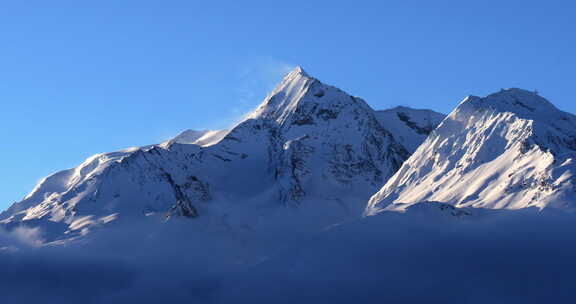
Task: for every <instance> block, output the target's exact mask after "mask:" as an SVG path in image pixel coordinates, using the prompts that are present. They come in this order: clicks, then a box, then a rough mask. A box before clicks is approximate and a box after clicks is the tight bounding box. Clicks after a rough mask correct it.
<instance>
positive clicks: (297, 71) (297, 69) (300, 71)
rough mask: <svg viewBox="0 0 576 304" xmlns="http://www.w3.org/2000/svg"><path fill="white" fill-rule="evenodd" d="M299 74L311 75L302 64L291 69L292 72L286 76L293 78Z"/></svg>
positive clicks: (303, 75) (302, 75)
mask: <svg viewBox="0 0 576 304" xmlns="http://www.w3.org/2000/svg"><path fill="white" fill-rule="evenodd" d="M297 76H301V77H310V75H308V73H306V71H304V69H303V68H302V67H301V66H296V67H295V68H294V69H293V70H292V71H290V73H288V74H287V75H286V78H293V77H297Z"/></svg>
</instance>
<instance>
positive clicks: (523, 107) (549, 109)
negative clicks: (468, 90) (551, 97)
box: [458, 88, 559, 117]
mask: <svg viewBox="0 0 576 304" xmlns="http://www.w3.org/2000/svg"><path fill="white" fill-rule="evenodd" d="M468 105H471V106H473V107H474V108H491V109H494V110H497V111H499V112H512V113H516V114H521V115H522V116H528V117H537V116H542V115H549V114H550V113H555V112H558V111H559V110H558V108H556V107H555V106H554V105H553V104H552V103H550V102H549V101H548V100H546V99H545V98H544V97H542V96H540V95H538V92H536V91H528V90H524V89H519V88H509V89H501V90H500V91H498V92H495V93H492V94H490V95H488V96H486V97H483V98H481V97H478V96H472V95H471V96H468V97H466V98H465V99H464V100H463V101H462V102H461V103H460V106H459V107H458V109H460V108H461V107H462V106H468Z"/></svg>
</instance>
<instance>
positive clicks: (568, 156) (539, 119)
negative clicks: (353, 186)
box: [367, 89, 576, 214]
mask: <svg viewBox="0 0 576 304" xmlns="http://www.w3.org/2000/svg"><path fill="white" fill-rule="evenodd" d="M575 157H576V116H574V115H572V114H569V113H565V112H562V111H560V110H558V109H557V108H556V107H554V106H553V105H552V104H551V103H550V102H548V101H547V100H546V99H544V98H542V97H540V96H538V95H537V94H535V93H532V92H528V91H524V90H520V89H508V90H503V91H501V92H498V93H495V94H492V95H489V96H487V97H485V98H479V97H474V96H471V97H468V98H466V99H465V100H464V101H462V103H460V105H459V106H458V107H457V108H456V109H455V110H454V111H453V112H452V113H451V114H450V115H449V116H448V117H447V118H446V119H445V120H444V121H443V122H442V123H441V124H440V126H439V127H438V128H437V129H436V130H435V131H434V132H432V134H431V135H430V136H429V137H428V138H427V139H426V141H425V142H424V143H423V144H422V145H421V146H420V147H419V148H418V150H417V151H416V153H414V154H413V155H412V156H411V157H410V159H409V160H408V161H406V162H405V163H404V165H403V166H402V168H401V169H400V170H399V171H398V172H397V173H396V175H395V176H394V177H392V178H391V179H390V180H389V181H388V182H387V183H386V185H385V186H384V187H383V188H382V189H381V190H380V191H379V192H378V193H377V194H376V195H374V196H373V197H372V199H371V201H370V203H369V206H368V208H367V213H368V214H374V213H378V212H379V211H382V210H404V209H406V207H407V206H410V205H413V204H417V203H420V202H426V201H435V202H441V203H448V204H452V205H455V206H457V207H478V208H490V209H503V208H504V209H520V208H527V207H537V208H539V209H542V208H545V207H554V208H560V209H574V206H575V205H574V203H576V178H575V177H574V172H575V170H576V167H575V166H574V158H575Z"/></svg>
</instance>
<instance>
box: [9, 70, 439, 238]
mask: <svg viewBox="0 0 576 304" xmlns="http://www.w3.org/2000/svg"><path fill="white" fill-rule="evenodd" d="M396 112H398V113H396ZM396 112H394V115H392V117H390V118H389V117H386V118H385V119H382V117H385V116H386V115H387V114H386V113H384V112H375V111H374V110H372V109H371V108H370V107H369V106H368V105H367V104H366V103H365V102H364V101H363V100H361V99H359V98H357V97H353V96H350V95H348V94H346V93H345V92H343V91H341V90H339V89H337V88H335V87H332V86H328V85H325V84H323V83H321V82H320V81H318V80H317V79H314V78H312V77H310V76H308V75H307V74H306V73H305V72H304V71H303V70H302V69H301V68H297V69H295V70H294V71H292V72H291V73H289V74H288V75H287V76H286V77H285V78H284V80H283V81H282V82H281V83H280V84H279V85H278V86H277V87H276V88H275V89H274V90H273V91H272V93H270V95H269V96H268V97H267V98H266V99H265V100H264V102H263V103H262V104H261V105H260V106H259V107H258V108H257V109H256V110H254V111H253V112H252V113H250V114H249V115H247V116H246V118H245V119H244V120H243V121H242V122H240V123H239V124H237V125H236V126H234V127H233V128H231V129H230V130H227V131H226V130H225V131H190V130H189V131H186V132H184V133H182V134H181V135H179V136H178V137H176V138H175V139H173V140H170V141H167V142H165V143H162V144H160V145H151V146H146V147H141V148H132V149H127V150H123V151H119V152H112V153H104V154H99V155H95V156H93V157H91V158H89V159H87V160H86V161H85V162H84V163H82V164H81V165H80V166H78V167H76V168H73V169H69V170H65V171H61V172H58V173H56V174H54V175H51V176H49V177H47V178H45V179H44V180H43V181H41V182H40V183H39V184H38V186H37V187H36V188H35V189H34V190H33V191H32V192H31V193H30V194H29V195H28V196H27V197H26V198H25V199H24V200H23V201H21V202H19V203H16V204H14V205H13V206H12V207H10V208H9V209H8V210H7V211H5V212H4V213H3V214H2V216H1V218H2V223H4V224H5V226H7V227H15V226H18V225H20V224H22V223H26V224H27V225H30V226H41V227H43V228H44V230H46V233H47V235H46V237H47V239H48V240H52V241H54V240H59V239H64V238H65V239H69V238H75V237H78V236H82V235H86V234H87V233H88V232H90V230H92V229H93V228H94V227H98V226H103V225H108V224H109V223H114V222H118V221H121V220H122V219H126V218H130V219H134V218H138V217H147V216H148V217H158V218H162V219H169V218H171V217H174V216H182V217H188V218H193V220H195V221H205V222H206V224H207V225H215V226H216V227H220V228H222V227H226V228H225V229H229V228H230V227H232V228H238V229H252V228H254V227H255V226H258V225H268V224H269V225H286V226H288V227H290V226H294V222H298V225H299V226H301V227H308V226H311V227H322V226H325V225H328V224H333V223H336V222H339V221H341V220H344V219H348V218H353V217H359V216H361V214H362V211H363V210H364V207H365V204H366V201H367V200H368V199H369V197H370V196H371V195H372V194H373V193H374V192H375V191H376V190H378V188H380V187H381V186H382V185H383V184H384V183H385V182H386V181H387V180H388V178H390V177H391V176H392V175H393V174H394V173H395V172H396V171H397V170H398V169H399V168H400V166H401V165H402V163H403V162H404V161H405V160H406V159H407V158H408V157H409V155H410V152H411V151H413V149H414V146H417V144H418V143H419V142H421V141H422V140H424V138H425V135H426V133H427V132H429V130H430V129H432V128H433V127H434V126H435V124H437V123H438V122H439V120H440V119H439V118H438V117H439V116H441V114H437V113H433V112H431V111H426V112H425V113H424V114H422V112H421V111H415V110H412V109H408V108H403V109H402V111H396ZM400 113H401V115H400ZM388 125H389V127H387V126H388ZM403 143H404V144H406V145H407V146H409V147H405V146H404V144H403ZM239 227H241V228H239ZM222 229H224V228H222Z"/></svg>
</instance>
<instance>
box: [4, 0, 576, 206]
mask: <svg viewBox="0 0 576 304" xmlns="http://www.w3.org/2000/svg"><path fill="white" fill-rule="evenodd" d="M340 2H344V1H98V2H90V3H88V2H86V1H57V0H56V1H24V0H23V1H3V2H1V3H0V43H1V44H0V105H1V111H0V135H1V137H2V140H1V146H0V180H1V185H2V186H1V188H0V208H4V207H7V206H8V205H9V204H11V203H12V202H14V201H17V200H20V199H21V198H22V197H23V196H24V195H25V194H26V193H27V192H28V191H30V190H31V189H32V188H33V186H34V184H35V183H36V182H37V181H38V180H39V179H40V178H42V177H44V176H46V175H48V174H50V173H52V172H54V171H57V170H60V169H65V168H69V167H73V166H75V165H77V164H79V163H80V162H82V161H83V159H85V158H86V157H88V156H90V155H92V154H95V153H100V152H107V151H112V150H117V149H122V148H125V147H129V146H136V145H145V144H150V143H156V142H159V141H162V140H164V139H167V138H169V137H170V136H173V135H176V134H177V133H178V132H179V131H181V130H184V129H187V128H193V129H206V128H222V127H226V126H227V125H229V124H230V123H232V122H233V121H235V120H236V119H238V118H239V117H240V116H241V115H242V114H243V113H245V112H247V111H249V110H250V109H251V108H253V107H255V106H256V105H257V104H258V103H259V102H260V101H261V99H262V98H263V97H264V96H265V95H266V93H267V91H268V90H270V89H271V88H272V87H273V86H274V84H275V83H276V82H277V81H279V80H280V79H281V77H282V75H283V73H285V72H286V71H287V70H288V69H290V68H291V67H294V66H296V65H301V66H303V67H304V69H306V71H307V72H308V73H309V74H311V75H312V76H314V77H316V78H319V79H320V80H322V81H323V82H325V83H328V84H333V85H336V86H338V87H340V88H342V89H344V90H346V91H348V92H349V93H351V94H354V95H357V96H360V97H362V98H364V99H365V100H366V101H368V103H369V104H371V105H372V106H373V107H374V108H378V109H381V108H387V107H392V106H396V105H408V106H412V107H418V108H431V109H434V110H437V111H442V112H449V111H450V110H451V109H452V108H453V107H454V106H455V105H456V103H457V102H459V101H460V100H461V99H462V98H463V97H464V96H466V95H469V94H474V95H486V94H489V93H491V92H493V91H496V90H498V89H500V88H505V87H521V88H525V89H530V90H534V89H538V90H539V91H540V93H541V95H543V96H545V97H547V98H548V99H549V100H550V101H552V102H553V103H554V104H556V105H557V106H558V107H559V108H561V109H563V110H565V111H569V112H572V113H576V89H575V88H574V85H575V81H574V80H575V79H576V77H575V70H576V59H575V58H574V56H575V54H576V34H574V33H575V32H576V18H574V16H575V15H576V4H571V3H570V2H568V1H565V2H560V1H491V0H486V1H474V2H471V1H406V0H405V1H347V2H346V4H342V3H340Z"/></svg>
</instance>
